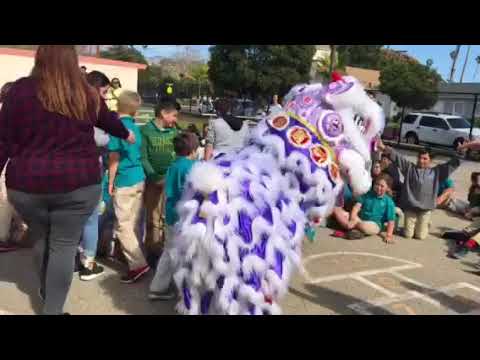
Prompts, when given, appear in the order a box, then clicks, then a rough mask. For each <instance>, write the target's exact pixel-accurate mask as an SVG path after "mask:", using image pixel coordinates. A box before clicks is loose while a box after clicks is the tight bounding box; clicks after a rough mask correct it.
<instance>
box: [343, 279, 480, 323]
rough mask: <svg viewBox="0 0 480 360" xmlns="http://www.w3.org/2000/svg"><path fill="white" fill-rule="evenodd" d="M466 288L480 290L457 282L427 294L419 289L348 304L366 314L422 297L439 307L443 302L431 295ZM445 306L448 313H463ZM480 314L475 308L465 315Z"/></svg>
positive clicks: (479, 310)
mask: <svg viewBox="0 0 480 360" xmlns="http://www.w3.org/2000/svg"><path fill="white" fill-rule="evenodd" d="M464 288H469V289H472V290H476V291H478V292H480V288H477V287H476V286H473V285H471V284H469V283H456V284H451V285H448V286H444V287H441V288H438V289H432V290H428V291H427V293H425V294H421V293H419V292H417V291H409V292H407V293H405V294H402V295H398V296H396V297H388V296H387V297H383V298H379V299H376V300H369V301H365V302H358V303H355V304H351V305H348V307H349V308H350V309H352V310H354V311H357V312H358V313H359V314H366V313H369V311H368V310H367V309H369V308H371V307H384V306H386V305H390V304H392V303H396V302H405V301H409V300H416V299H420V300H423V301H426V302H428V303H430V304H432V305H433V306H435V307H437V308H439V307H442V304H441V303H440V302H439V301H437V300H435V299H433V298H431V295H434V294H445V295H450V294H449V293H450V292H451V291H453V290H458V289H464ZM443 307H445V309H446V310H447V314H446V315H462V314H460V313H458V312H456V311H455V310H453V309H452V308H449V307H448V306H445V305H443ZM477 313H478V314H480V309H478V310H474V311H472V312H469V313H466V314H465V315H470V314H471V315H473V314H477Z"/></svg>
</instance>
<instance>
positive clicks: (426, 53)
mask: <svg viewBox="0 0 480 360" xmlns="http://www.w3.org/2000/svg"><path fill="white" fill-rule="evenodd" d="M389 46H390V47H391V48H392V49H395V50H405V51H407V52H408V54H409V55H411V56H413V57H415V58H417V59H418V60H419V61H420V62H422V63H424V64H425V63H426V61H427V60H428V59H432V60H433V68H435V69H437V71H438V72H439V73H440V75H442V77H443V78H444V79H445V80H446V79H448V77H449V74H450V67H451V65H452V60H451V59H450V52H451V51H453V50H455V46H456V45H389ZM192 47H193V48H194V49H196V50H198V52H199V54H200V55H201V56H202V57H203V58H204V59H207V58H208V47H209V45H192ZM467 47H468V45H463V46H462V48H461V50H460V57H459V61H458V63H457V70H456V73H455V74H456V75H455V80H456V81H458V80H459V79H460V75H461V73H462V68H463V64H464V61H465V56H466V53H467ZM177 51H178V49H177V47H176V46H175V45H149V48H147V49H146V50H144V53H145V55H146V56H148V57H151V56H171V55H174V54H175V53H176V52H177ZM477 56H480V45H472V47H471V51H470V59H469V61H468V64H467V67H466V69H465V76H464V79H463V81H464V82H474V81H476V82H479V81H480V71H479V72H478V74H477V76H476V78H475V79H474V73H475V68H476V62H475V58H476V57H477Z"/></svg>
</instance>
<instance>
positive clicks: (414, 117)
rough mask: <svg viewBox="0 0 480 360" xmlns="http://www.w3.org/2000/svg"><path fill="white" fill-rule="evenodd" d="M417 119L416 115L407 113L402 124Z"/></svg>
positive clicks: (410, 122) (411, 122)
mask: <svg viewBox="0 0 480 360" xmlns="http://www.w3.org/2000/svg"><path fill="white" fill-rule="evenodd" d="M415 120H417V115H407V116H405V118H404V119H403V123H404V124H413V123H414V122H415Z"/></svg>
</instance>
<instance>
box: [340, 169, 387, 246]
mask: <svg viewBox="0 0 480 360" xmlns="http://www.w3.org/2000/svg"><path fill="white" fill-rule="evenodd" d="M391 183H392V179H391V178H390V176H388V175H386V174H381V175H379V176H377V177H376V179H375V183H374V185H373V189H372V190H370V191H369V192H368V193H366V194H365V195H362V196H360V197H359V198H358V199H357V200H356V204H355V206H354V207H353V209H352V212H351V214H348V213H347V212H344V214H343V216H342V217H340V218H338V219H337V220H338V222H339V224H340V225H341V226H342V227H343V228H345V229H347V230H349V232H348V234H347V238H348V239H351V240H353V239H361V238H363V237H364V236H365V235H367V236H368V235H378V234H380V232H382V231H383V230H385V228H386V235H385V238H384V241H385V242H386V243H393V231H394V228H395V203H394V202H393V200H392V198H391V197H390V196H389V195H388V189H389V188H390V186H391ZM385 224H386V225H385Z"/></svg>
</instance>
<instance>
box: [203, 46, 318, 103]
mask: <svg viewBox="0 0 480 360" xmlns="http://www.w3.org/2000/svg"><path fill="white" fill-rule="evenodd" d="M314 54H315V46H314V45H215V46H212V47H211V48H210V61H209V64H208V65H209V71H208V75H209V78H210V81H211V82H212V85H213V87H214V89H215V92H216V93H217V94H218V95H225V94H231V95H237V96H238V95H242V96H251V97H253V98H259V99H267V98H269V97H270V96H272V95H273V94H279V95H283V94H285V93H286V92H287V91H288V90H289V89H290V88H291V87H292V86H294V85H296V84H299V83H305V82H308V81H309V79H310V70H311V66H312V60H313V56H314Z"/></svg>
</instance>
